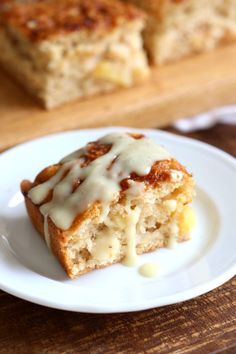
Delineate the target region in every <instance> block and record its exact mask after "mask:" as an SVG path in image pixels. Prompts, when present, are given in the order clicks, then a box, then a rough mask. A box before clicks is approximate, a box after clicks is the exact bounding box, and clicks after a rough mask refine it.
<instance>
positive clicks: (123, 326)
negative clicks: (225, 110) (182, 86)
mask: <svg viewBox="0 0 236 354" xmlns="http://www.w3.org/2000/svg"><path fill="white" fill-rule="evenodd" d="M167 130H169V131H172V132H175V133H176V131H175V130H174V129H172V128H169V129H167ZM187 136H190V137H193V138H196V139H200V140H202V141H206V142H209V143H210V144H213V145H215V146H218V147H220V148H222V149H224V150H225V151H227V152H228V153H230V154H232V155H234V156H236V126H226V125H217V126H216V127H214V128H212V129H210V130H206V131H199V132H194V133H191V134H187ZM0 276H1V274H0ZM219 352H220V353H225V354H235V353H236V277H235V278H233V279H231V280H230V281H228V282H227V283H226V284H224V285H223V286H221V287H219V288H217V289H215V290H213V291H211V292H210V293H208V294H205V295H202V296H200V297H198V298H196V299H193V300H190V301H186V302H183V303H180V304H176V305H171V306H167V307H161V308H157V309H153V310H148V311H141V312H136V313H128V314H112V315H92V314H80V313H72V312H66V311H60V310H55V309H50V308H46V307H42V306H39V305H35V304H31V303H29V302H26V301H24V300H21V299H18V298H16V297H13V296H11V295H8V294H6V293H5V292H0V353H6V354H11V353H17V354H18V353H30V354H31V353H32V354H33V353H53V354H54V353H92V354H100V353H101V354H109V353H111V354H113V353H150V354H151V353H160V354H164V353H176V354H186V353H194V354H195V353H196V354H205V353H219Z"/></svg>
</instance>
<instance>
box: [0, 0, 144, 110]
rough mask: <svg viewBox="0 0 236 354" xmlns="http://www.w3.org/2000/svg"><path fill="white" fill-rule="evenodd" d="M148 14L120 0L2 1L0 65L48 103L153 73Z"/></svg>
mask: <svg viewBox="0 0 236 354" xmlns="http://www.w3.org/2000/svg"><path fill="white" fill-rule="evenodd" d="M144 21H145V16H144V13H143V12H142V11H141V10H139V9H137V8H135V7H134V6H133V5H130V4H125V3H122V2H119V1H118V0H93V1H88V0H37V1H32V0H31V1H19V0H18V1H13V0H3V2H2V3H0V51H1V55H0V65H1V66H3V67H4V68H5V69H6V70H7V71H9V72H10V73H11V74H12V76H13V77H15V78H16V79H17V80H18V81H19V82H20V83H21V84H22V85H23V86H24V87H25V88H26V89H27V90H28V91H29V92H30V94H32V95H33V96H35V97H36V98H37V99H38V100H40V101H41V102H42V103H43V104H44V106H45V107H46V108H53V107H55V106H58V105H60V104H62V103H64V102H69V101H71V100H74V99H76V98H79V97H87V96H90V95H93V94H96V93H102V92H108V91H113V90H115V89H117V88H120V87H130V86H132V85H134V84H136V83H138V82H140V81H142V80H143V79H145V78H146V77H147V76H148V73H149V69H148V64H147V59H146V54H145V52H144V50H143V42H142V36H141V31H142V29H143V27H144Z"/></svg>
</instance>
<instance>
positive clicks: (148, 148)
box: [28, 133, 171, 265]
mask: <svg viewBox="0 0 236 354" xmlns="http://www.w3.org/2000/svg"><path fill="white" fill-rule="evenodd" d="M99 143H100V144H108V145H111V148H110V150H109V151H108V152H107V153H105V154H104V155H102V156H100V157H98V158H97V159H95V160H93V161H92V162H90V164H89V165H87V166H83V162H84V159H83V155H84V154H85V153H86V147H85V148H82V149H79V150H77V151H75V152H73V153H72V154H70V155H68V156H66V157H65V158H64V159H62V160H61V161H60V163H61V167H60V168H59V170H58V171H57V173H56V174H55V175H54V176H53V177H51V178H50V179H49V180H48V181H46V182H44V183H41V184H39V185H37V186H36V187H33V188H32V189H31V190H30V191H29V193H28V196H29V197H30V198H31V200H32V201H33V202H34V203H35V204H42V203H43V201H44V200H45V198H46V197H47V195H48V193H49V192H50V191H51V190H52V191H53V196H52V199H51V201H50V202H48V203H44V204H42V205H41V206H40V211H41V213H42V214H43V215H44V230H45V239H46V242H47V245H48V246H49V247H50V236H49V232H48V222H47V220H48V216H49V217H50V218H51V219H52V220H53V222H54V224H55V225H56V226H57V227H58V228H60V229H62V230H67V229H69V228H70V226H71V225H72V223H73V221H74V219H75V217H76V216H77V215H78V214H80V213H82V212H83V211H85V210H86V209H87V208H89V207H90V206H91V205H92V204H93V203H95V202H96V201H99V202H101V205H102V219H105V218H106V216H107V213H108V212H109V205H110V203H111V201H113V200H116V198H118V197H119V192H120V190H121V187H120V182H121V181H122V180H123V179H124V178H128V177H129V176H130V174H131V173H132V172H135V173H136V174H137V175H140V176H143V175H146V174H148V173H149V172H150V170H151V167H152V165H153V164H154V163H155V162H156V161H160V160H166V159H170V158H171V155H170V154H169V153H168V152H167V151H166V150H165V149H164V148H163V147H162V146H160V145H158V144H156V143H155V142H154V141H152V140H151V139H149V138H145V137H144V138H141V139H135V138H133V137H131V136H129V135H128V134H124V133H113V134H108V135H106V136H105V137H103V138H101V139H100V140H99ZM78 180H79V181H81V183H80V184H79V185H78V187H77V188H76V189H75V190H74V191H73V184H74V182H75V181H78ZM131 184H132V183H131ZM140 186H142V185H141V184H140ZM140 186H139V189H140ZM131 187H132V188H131V190H130V193H131V194H133V193H134V194H136V193H138V192H140V190H135V187H134V186H131ZM129 209H130V208H129ZM139 215H140V210H139V209H138V208H136V209H134V210H132V209H130V211H129V215H128V216H127V228H126V231H125V232H126V235H125V237H126V240H127V249H126V256H125V260H124V263H125V264H127V265H134V264H135V263H136V258H137V255H136V226H137V222H138V219H139ZM103 241H104V240H103ZM103 241H101V245H100V246H98V249H97V251H96V252H97V255H99V257H102V252H101V247H102V244H104V242H105V241H104V242H103ZM107 242H108V241H107Z"/></svg>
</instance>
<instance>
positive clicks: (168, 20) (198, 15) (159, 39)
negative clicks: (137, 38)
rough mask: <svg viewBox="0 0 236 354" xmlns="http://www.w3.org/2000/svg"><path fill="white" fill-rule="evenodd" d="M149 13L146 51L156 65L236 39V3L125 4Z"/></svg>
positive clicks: (143, 0)
mask: <svg viewBox="0 0 236 354" xmlns="http://www.w3.org/2000/svg"><path fill="white" fill-rule="evenodd" d="M127 1H128V2H132V3H134V4H136V5H138V6H140V7H141V8H142V9H144V10H145V11H146V12H147V13H148V21H147V27H146V28H145V31H144V41H145V47H146V48H147V50H148V52H149V55H150V57H151V59H152V61H153V63H155V64H163V63H167V62H172V61H175V60H178V59H180V58H182V57H185V56H188V55H191V54H196V53H202V52H206V51H209V50H212V49H214V48H216V47H217V46H219V45H221V44H225V43H229V42H232V41H235V39H236V0H214V1H206V0H126V2H127Z"/></svg>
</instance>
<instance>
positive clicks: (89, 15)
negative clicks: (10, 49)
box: [0, 0, 143, 41]
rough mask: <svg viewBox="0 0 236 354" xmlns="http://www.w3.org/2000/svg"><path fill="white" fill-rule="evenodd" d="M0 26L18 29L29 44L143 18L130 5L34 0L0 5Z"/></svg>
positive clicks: (104, 0) (86, 0)
mask: <svg viewBox="0 0 236 354" xmlns="http://www.w3.org/2000/svg"><path fill="white" fill-rule="evenodd" d="M0 17H1V23H2V25H5V26H10V27H13V28H16V29H17V30H20V31H21V32H23V33H24V35H25V36H26V37H27V38H28V39H30V40H32V41H40V40H43V39H47V38H49V37H51V36H53V35H58V34H64V35H65V34H68V33H72V32H78V31H81V30H86V31H96V30H101V31H107V30H111V29H113V28H114V27H116V26H119V25H120V24H122V23H123V22H124V21H125V22H127V21H132V20H135V19H136V18H141V17H143V13H142V12H141V11H140V10H139V9H137V8H135V7H134V6H132V5H130V4H125V3H122V2H119V1H117V0H92V1H89V0H38V1H31V2H26V3H16V2H14V1H12V0H3V1H2V3H1V4H0Z"/></svg>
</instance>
